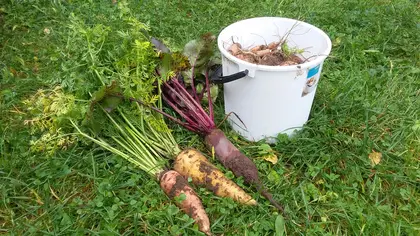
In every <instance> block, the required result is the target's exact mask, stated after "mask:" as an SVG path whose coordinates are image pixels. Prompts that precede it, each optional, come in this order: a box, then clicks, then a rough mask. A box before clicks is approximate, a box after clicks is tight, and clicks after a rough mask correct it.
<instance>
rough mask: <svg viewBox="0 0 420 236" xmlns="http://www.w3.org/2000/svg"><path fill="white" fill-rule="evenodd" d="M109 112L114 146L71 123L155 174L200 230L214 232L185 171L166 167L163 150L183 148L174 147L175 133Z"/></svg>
mask: <svg viewBox="0 0 420 236" xmlns="http://www.w3.org/2000/svg"><path fill="white" fill-rule="evenodd" d="M106 115H107V116H108V118H109V120H110V121H111V122H110V129H111V128H115V133H114V132H112V133H111V135H109V136H108V137H107V138H108V139H111V140H113V141H114V142H113V143H112V145H111V143H109V142H108V141H106V140H105V139H103V138H94V137H92V136H90V135H89V134H87V133H85V132H83V131H81V129H80V128H79V127H78V126H77V125H76V124H75V123H74V122H73V121H71V123H72V124H73V126H74V127H75V128H76V130H77V131H78V133H79V134H80V135H82V136H83V137H85V138H87V139H89V140H91V141H93V142H94V143H96V144H98V145H99V146H101V147H102V148H104V149H106V150H108V151H110V152H112V153H114V154H116V155H118V156H120V157H122V158H124V159H126V160H127V161H129V162H131V163H132V164H134V165H136V166H137V167H139V168H140V169H141V170H143V171H145V172H146V173H148V174H149V175H151V176H153V177H155V178H156V179H157V180H158V181H159V182H160V187H161V189H162V190H163V192H164V193H165V194H166V195H167V196H168V197H169V198H170V199H172V200H174V201H175V204H176V205H177V206H178V207H179V208H181V210H182V211H184V212H185V213H186V214H187V215H189V216H190V217H191V218H192V219H194V221H195V222H196V223H197V225H198V227H199V230H200V231H202V232H203V233H205V234H206V235H211V232H210V220H209V218H208V216H207V214H206V212H205V210H204V207H203V205H202V203H201V200H200V198H199V197H198V195H197V194H196V193H195V192H194V190H193V189H192V188H191V187H190V186H189V185H188V182H187V180H186V179H185V178H184V177H183V176H182V175H181V174H179V173H178V172H176V171H174V170H166V164H167V160H166V159H165V158H164V154H163V153H162V150H171V151H174V152H177V151H179V149H178V147H177V146H176V145H175V146H171V144H172V142H173V141H174V140H173V139H172V136H168V134H166V133H164V132H161V133H159V132H157V131H156V130H155V129H153V127H152V126H151V125H150V124H148V123H146V122H145V123H144V124H143V129H141V130H139V129H137V128H136V126H135V125H134V124H133V123H131V122H130V121H129V120H128V119H127V118H126V116H125V115H124V114H123V113H122V112H121V113H120V115H121V116H122V118H123V119H120V118H115V119H114V118H113V117H111V115H110V114H108V113H106ZM143 121H144V120H143ZM157 140H159V142H157ZM168 144H169V146H168ZM164 153H167V152H164ZM181 195H185V199H184V200H182V201H177V198H179V197H181Z"/></svg>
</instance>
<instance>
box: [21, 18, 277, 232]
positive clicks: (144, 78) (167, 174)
mask: <svg viewBox="0 0 420 236" xmlns="http://www.w3.org/2000/svg"><path fill="white" fill-rule="evenodd" d="M119 24H124V26H125V27H127V28H128V27H131V28H130V30H129V31H128V33H127V34H108V32H109V31H117V30H118V28H119ZM119 24H118V25H114V26H109V27H105V26H103V25H92V26H91V25H86V24H85V23H84V22H83V21H81V20H79V19H77V18H72V19H71V21H70V26H69V29H72V30H74V32H73V33H74V34H73V36H74V37H75V38H73V40H72V41H71V42H69V43H70V44H72V45H70V46H69V47H68V48H76V49H77V50H76V49H75V50H74V51H72V52H69V55H70V54H71V57H69V58H66V59H65V60H63V63H68V64H69V65H71V64H77V63H78V65H80V66H78V67H72V68H73V69H71V70H68V71H63V72H61V73H74V74H77V75H79V76H63V80H64V82H61V83H57V84H53V87H54V89H44V90H40V91H38V92H37V93H36V94H34V95H33V96H32V97H30V98H29V99H28V100H27V101H26V102H25V103H26V105H27V106H28V111H30V114H31V115H32V119H31V120H28V122H27V124H29V125H32V127H33V131H34V134H35V133H38V135H39V137H40V138H39V140H36V141H34V142H33V148H34V150H35V151H36V150H38V151H42V152H43V153H44V152H45V150H48V151H49V152H54V151H55V150H56V149H61V150H65V149H68V148H69V147H70V146H71V145H74V144H76V143H78V144H79V145H87V146H86V147H87V148H92V147H91V146H92V145H95V146H98V147H101V148H102V149H103V150H107V151H109V152H110V153H113V154H114V155H116V156H119V157H121V158H123V159H125V160H126V161H127V163H131V164H132V165H134V166H136V167H138V169H139V170H140V171H143V172H144V173H146V174H148V175H149V176H150V178H151V179H153V180H155V181H156V183H157V186H159V187H160V188H161V189H162V191H163V193H165V194H166V195H167V196H168V197H169V198H170V199H172V200H174V203H175V204H176V205H177V206H178V207H179V208H180V209H181V210H183V211H184V212H185V214H188V215H189V216H190V217H191V218H193V219H194V220H195V222H196V224H197V225H198V228H199V230H200V231H202V232H203V233H205V234H206V235H211V234H212V233H211V231H210V229H211V227H210V222H211V219H209V217H208V216H207V214H206V211H205V207H204V206H203V204H202V202H201V200H200V197H199V195H198V194H197V193H196V192H195V191H194V188H195V187H205V188H207V189H208V190H209V191H211V192H213V193H214V194H215V195H217V196H219V197H224V198H231V199H232V200H234V201H236V202H238V203H241V204H243V205H246V206H250V207H252V206H255V205H257V201H256V200H255V199H253V198H252V196H251V195H249V194H248V193H246V192H245V191H244V190H243V189H241V187H240V186H239V185H237V184H236V183H235V182H234V181H233V180H230V179H228V178H227V177H225V176H224V174H223V172H222V171H221V170H219V169H218V168H217V167H216V166H215V165H213V164H212V163H211V162H210V161H209V159H208V158H207V156H206V155H209V154H210V153H214V154H215V156H216V157H217V158H218V160H219V161H220V163H222V164H223V166H224V167H226V168H227V169H229V170H231V171H232V172H233V173H234V175H235V176H236V177H238V178H239V177H242V178H243V180H244V182H245V183H246V184H248V185H250V186H252V187H254V189H255V190H256V191H258V192H259V193H260V194H261V195H262V196H264V197H265V198H266V199H267V200H268V201H269V202H270V203H271V204H272V205H273V206H275V207H276V209H278V210H280V211H281V212H283V208H282V206H281V205H280V204H279V203H277V202H276V201H275V200H274V199H273V197H272V195H271V194H270V193H269V192H268V190H267V189H266V188H265V187H264V186H263V181H261V180H260V178H259V176H258V170H257V167H256V165H255V164H254V162H253V161H252V160H251V159H250V158H248V157H247V156H245V155H244V154H243V153H242V152H240V150H239V149H238V148H237V147H235V146H234V144H233V143H231V142H230V140H229V139H228V137H227V136H225V134H224V132H223V131H222V130H221V129H218V128H217V127H216V124H215V121H214V112H213V103H212V101H214V99H215V95H214V94H213V91H216V90H217V86H216V85H212V84H211V83H210V80H209V78H210V74H211V73H212V71H211V68H213V66H214V65H215V64H218V62H217V61H216V58H217V57H216V56H215V55H214V52H213V48H214V45H215V37H214V36H213V35H211V34H205V35H203V36H201V37H200V38H198V39H197V40H193V41H191V42H189V43H187V44H186V45H185V47H184V50H182V51H180V52H171V51H170V50H169V48H168V47H167V46H165V45H164V44H163V43H162V42H160V41H159V40H157V39H155V38H152V37H150V36H149V35H148V34H147V33H148V32H147V27H145V26H144V25H143V24H142V23H141V22H138V21H135V20H134V19H133V18H123V19H121V20H120V21H119ZM260 51H261V50H260ZM86 52H89V54H90V56H88V57H86ZM265 56H267V55H265ZM74 78H80V79H77V80H75V79H74ZM66 80H68V81H66ZM70 85H71V86H70ZM215 88H216V90H215ZM216 94H217V93H216ZM164 104H166V106H167V108H168V109H172V110H173V112H174V113H175V114H177V117H174V116H171V115H169V114H168V113H165V112H164V111H163V106H164ZM204 104H206V105H204ZM204 106H206V107H204ZM207 110H208V111H209V112H208V113H207V112H206V111H207ZM167 121H170V122H172V125H179V126H182V127H184V128H185V129H187V130H190V131H192V132H194V133H196V134H198V135H199V136H200V137H201V138H202V139H201V140H202V142H203V143H204V144H205V146H206V147H207V153H205V152H203V153H202V152H200V151H198V150H197V149H195V148H194V147H179V146H178V144H177V142H176V141H175V138H174V137H173V134H172V132H171V129H170V128H169V127H170V125H169V124H167V123H166V122H167ZM62 137H71V138H66V139H63V138H62ZM187 179H190V180H192V184H193V186H190V183H189V182H188V181H187ZM181 198H183V199H182V200H179V199H181Z"/></svg>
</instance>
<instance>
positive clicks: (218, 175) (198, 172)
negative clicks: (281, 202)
mask: <svg viewBox="0 0 420 236" xmlns="http://www.w3.org/2000/svg"><path fill="white" fill-rule="evenodd" d="M173 168H174V170H176V171H178V172H179V173H180V174H181V175H183V176H184V177H185V178H188V177H191V178H192V181H193V183H194V184H196V185H202V186H205V187H206V188H208V189H211V190H212V191H213V192H214V194H216V195H217V196H220V197H229V198H232V199H233V200H235V201H238V202H240V203H242V204H245V205H256V204H257V202H256V201H255V200H254V199H252V197H251V196H250V195H248V194H247V193H246V192H245V191H244V190H242V189H241V188H240V187H239V186H238V185H236V184H235V183H234V182H233V181H232V180H230V179H228V178H226V177H225V176H224V175H223V173H222V172H221V171H220V170H218V169H217V168H216V167H215V166H213V165H212V164H211V163H210V162H209V161H208V160H207V159H206V158H205V157H204V156H203V154H201V152H199V151H198V150H195V149H192V148H190V149H186V150H184V151H182V152H181V153H180V154H179V155H178V156H177V157H176V158H175V162H174V166H173Z"/></svg>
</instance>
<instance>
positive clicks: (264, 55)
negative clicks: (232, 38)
mask: <svg viewBox="0 0 420 236" xmlns="http://www.w3.org/2000/svg"><path fill="white" fill-rule="evenodd" d="M228 51H229V52H230V53H231V54H232V55H233V56H235V57H237V58H239V59H241V60H243V61H246V62H249V63H252V64H258V65H267V66H290V65H298V64H302V63H303V62H304V60H303V59H302V56H300V55H299V50H290V49H289V47H288V46H287V43H286V42H285V41H277V42H271V43H269V44H261V45H258V46H254V47H251V48H248V49H246V48H242V45H241V44H240V43H232V45H231V46H230V47H229V48H228Z"/></svg>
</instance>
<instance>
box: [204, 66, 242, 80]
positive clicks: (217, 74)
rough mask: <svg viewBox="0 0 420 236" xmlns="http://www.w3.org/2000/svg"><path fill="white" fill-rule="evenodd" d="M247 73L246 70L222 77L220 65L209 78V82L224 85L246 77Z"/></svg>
mask: <svg viewBox="0 0 420 236" xmlns="http://www.w3.org/2000/svg"><path fill="white" fill-rule="evenodd" d="M248 73H249V71H248V70H247V69H245V70H243V71H239V72H237V73H235V74H231V75H226V76H223V75H222V74H223V72H222V66H221V65H220V66H219V67H218V68H217V69H216V70H215V71H214V72H213V74H212V75H211V76H210V80H211V81H212V82H213V83H214V84H225V83H229V82H232V81H235V80H238V79H241V78H243V77H245V76H247V75H248Z"/></svg>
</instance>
